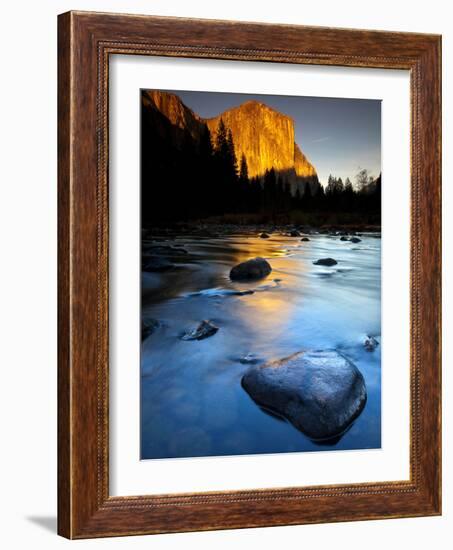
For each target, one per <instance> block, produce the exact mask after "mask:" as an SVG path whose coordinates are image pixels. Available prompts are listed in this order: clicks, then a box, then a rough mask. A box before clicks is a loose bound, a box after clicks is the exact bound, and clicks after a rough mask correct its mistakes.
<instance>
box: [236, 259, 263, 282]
mask: <svg viewBox="0 0 453 550" xmlns="http://www.w3.org/2000/svg"><path fill="white" fill-rule="evenodd" d="M271 271H272V268H271V266H270V264H269V262H267V261H266V260H265V259H264V258H259V257H258V258H252V259H251V260H247V261H246V262H242V263H241V264H238V265H235V266H234V267H233V269H232V270H231V271H230V279H231V280H232V281H252V280H256V279H262V278H263V277H267V275H269V273H270V272H271Z"/></svg>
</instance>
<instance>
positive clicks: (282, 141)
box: [206, 101, 319, 193]
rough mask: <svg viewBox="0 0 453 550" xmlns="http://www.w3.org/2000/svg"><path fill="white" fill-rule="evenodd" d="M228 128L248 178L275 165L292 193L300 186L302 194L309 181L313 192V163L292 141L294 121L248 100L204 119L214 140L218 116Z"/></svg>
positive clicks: (261, 174)
mask: <svg viewBox="0 0 453 550" xmlns="http://www.w3.org/2000/svg"><path fill="white" fill-rule="evenodd" d="M221 118H222V119H223V122H224V123H225V125H226V127H227V128H230V129H231V132H232V134H233V141H234V145H235V149H236V156H237V158H238V159H241V157H242V155H243V154H244V155H245V157H246V159H247V167H248V172H249V176H250V177H255V176H258V177H260V176H263V175H264V173H265V172H266V170H270V169H271V168H274V170H276V171H277V172H278V173H279V174H280V175H284V176H285V177H286V178H287V179H288V181H289V182H290V184H291V187H292V190H293V192H295V191H296V189H297V187H299V189H300V192H301V193H303V190H304V183H305V181H308V182H309V183H310V186H311V188H312V191H314V190H315V188H316V187H317V186H318V185H319V182H318V177H317V174H316V170H315V168H314V166H313V165H312V164H311V163H310V162H309V161H308V160H307V158H306V157H305V155H304V154H303V153H302V151H301V150H300V148H299V146H298V145H297V143H295V141H294V121H293V119H292V118H291V117H289V116H287V115H284V114H282V113H280V112H279V111H276V110H275V109H272V108H270V107H268V106H267V105H265V104H264V103H260V102H258V101H247V102H246V103H243V104H242V105H239V106H238V107H234V108H233V109H230V110H228V111H225V112H224V113H222V114H221V115H219V116H217V117H215V118H211V119H208V120H206V123H207V125H208V128H209V130H210V131H211V135H212V137H213V140H214V141H215V136H216V132H217V128H218V126H219V122H220V119H221Z"/></svg>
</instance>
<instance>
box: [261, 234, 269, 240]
mask: <svg viewBox="0 0 453 550" xmlns="http://www.w3.org/2000/svg"><path fill="white" fill-rule="evenodd" d="M260 237H261V238H262V239H268V238H269V237H270V235H268V234H267V233H261V235H260Z"/></svg>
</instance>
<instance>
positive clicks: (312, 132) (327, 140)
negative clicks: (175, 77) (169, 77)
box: [169, 90, 381, 184]
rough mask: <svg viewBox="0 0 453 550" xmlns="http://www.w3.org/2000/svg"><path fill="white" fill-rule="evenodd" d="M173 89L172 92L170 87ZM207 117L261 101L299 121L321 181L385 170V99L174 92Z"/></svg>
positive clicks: (299, 135)
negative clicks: (332, 176) (366, 171)
mask: <svg viewBox="0 0 453 550" xmlns="http://www.w3.org/2000/svg"><path fill="white" fill-rule="evenodd" d="M169 91H171V90H169ZM173 93H175V94H177V95H178V96H179V97H180V98H181V99H182V101H183V102H184V103H185V104H186V105H187V106H188V107H190V108H191V109H192V110H193V111H195V112H196V113H198V114H199V115H200V116H202V117H204V118H210V117H213V116H217V115H219V114H220V113H222V112H223V111H225V110H227V109H230V108H231V107H236V106H237V105H240V104H241V103H244V102H245V101H248V100H251V99H255V100H257V101H261V102H262V103H266V104H267V105H269V106H270V107H272V108H274V109H276V110H278V111H280V112H282V113H284V114H286V115H289V116H290V117H292V118H293V119H294V123H295V133H296V142H297V143H298V144H299V146H300V148H301V149H302V151H303V152H304V153H305V155H306V156H307V158H308V159H309V160H310V162H311V163H312V164H314V166H315V167H316V170H317V172H318V177H319V179H320V181H321V183H323V184H326V183H327V178H328V177H329V174H332V175H334V176H337V177H341V178H342V179H343V180H345V179H346V177H349V178H350V179H351V181H354V176H355V174H357V172H358V171H359V170H360V169H362V168H366V169H368V170H369V172H370V173H371V174H372V175H373V176H378V175H379V172H380V171H381V102H380V101H379V100H372V99H341V98H324V97H299V96H281V95H278V96H277V95H258V94H232V93H219V92H191V91H173Z"/></svg>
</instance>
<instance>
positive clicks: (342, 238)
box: [340, 235, 349, 241]
mask: <svg viewBox="0 0 453 550" xmlns="http://www.w3.org/2000/svg"><path fill="white" fill-rule="evenodd" d="M340 241H349V237H345V236H344V235H343V237H340Z"/></svg>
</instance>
